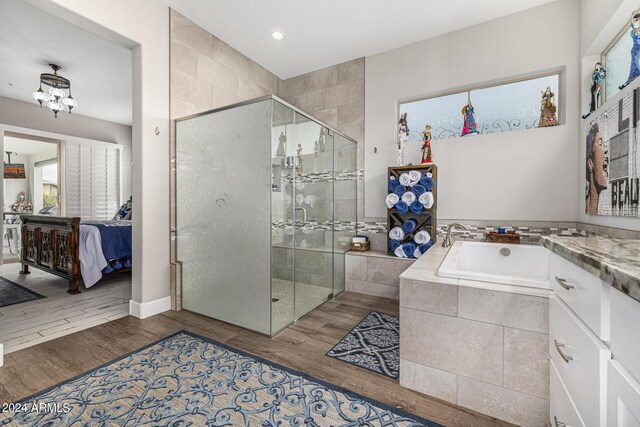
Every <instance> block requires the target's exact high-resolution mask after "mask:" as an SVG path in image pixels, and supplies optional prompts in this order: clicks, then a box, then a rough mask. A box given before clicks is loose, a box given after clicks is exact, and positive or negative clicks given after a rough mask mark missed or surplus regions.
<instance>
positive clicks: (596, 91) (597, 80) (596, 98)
mask: <svg viewBox="0 0 640 427" xmlns="http://www.w3.org/2000/svg"><path fill="white" fill-rule="evenodd" d="M605 77H607V70H606V69H605V68H604V67H603V66H602V63H601V62H596V66H595V68H594V69H593V74H591V107H590V108H589V112H588V113H587V114H584V115H583V116H582V118H583V119H586V118H587V117H589V116H590V115H591V113H593V112H594V111H596V110H597V109H598V107H600V98H601V96H602V85H603V84H604V79H605Z"/></svg>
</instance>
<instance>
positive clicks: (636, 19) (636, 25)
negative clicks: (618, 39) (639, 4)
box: [620, 9, 640, 90]
mask: <svg viewBox="0 0 640 427" xmlns="http://www.w3.org/2000/svg"><path fill="white" fill-rule="evenodd" d="M629 36H630V37H631V40H633V47H632V48H631V68H630V70H629V78H628V79H627V81H626V82H625V83H624V84H623V85H622V86H620V90H622V89H624V88H625V87H627V86H629V83H631V82H632V81H634V80H635V79H636V77H638V76H640V9H638V10H636V11H635V12H633V15H632V16H631V32H629Z"/></svg>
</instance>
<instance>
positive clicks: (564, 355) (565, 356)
mask: <svg viewBox="0 0 640 427" xmlns="http://www.w3.org/2000/svg"><path fill="white" fill-rule="evenodd" d="M553 343H554V344H555V345H556V350H558V354H559V355H560V357H562V358H563V359H564V361H565V362H567V363H569V362H570V361H572V360H573V357H571V356H567V355H566V354H564V353H563V352H562V350H561V348H564V347H566V346H565V345H564V344H562V343H559V342H558V340H556V339H554V340H553Z"/></svg>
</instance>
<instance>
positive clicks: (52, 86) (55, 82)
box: [33, 64, 78, 118]
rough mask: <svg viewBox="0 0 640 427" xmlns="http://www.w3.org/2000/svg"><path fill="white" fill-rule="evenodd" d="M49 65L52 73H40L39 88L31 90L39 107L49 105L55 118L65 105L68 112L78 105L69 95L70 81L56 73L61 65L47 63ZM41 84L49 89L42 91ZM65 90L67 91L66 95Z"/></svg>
mask: <svg viewBox="0 0 640 427" xmlns="http://www.w3.org/2000/svg"><path fill="white" fill-rule="evenodd" d="M49 66H50V67H51V68H52V69H53V74H51V73H42V74H40V88H39V89H38V90H37V91H35V92H33V99H35V100H36V101H38V103H39V104H40V107H42V104H45V105H46V106H47V107H49V108H50V109H51V110H52V111H53V115H54V116H55V117H56V118H58V113H59V112H60V111H62V110H63V109H64V108H65V107H67V108H69V114H71V109H72V108H74V107H77V106H78V101H76V100H75V99H73V97H72V96H71V82H70V81H69V79H67V78H65V77H62V76H61V75H59V74H58V70H60V69H61V68H62V67H60V66H59V65H56V64H49ZM42 85H45V88H46V87H47V86H48V87H49V90H47V91H46V92H45V91H43V90H42ZM65 90H68V91H69V95H68V96H67V94H66V93H65V92H64V91H65Z"/></svg>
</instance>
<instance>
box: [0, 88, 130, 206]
mask: <svg viewBox="0 0 640 427" xmlns="http://www.w3.org/2000/svg"><path fill="white" fill-rule="evenodd" d="M0 123H2V124H5V125H11V126H18V127H22V128H27V129H35V130H41V131H45V132H52V133H58V134H62V135H69V136H76V137H79V138H86V139H93V140H96V141H104V142H112V143H114V144H120V145H122V147H123V149H122V192H123V194H122V198H123V199H125V200H126V199H127V198H129V195H130V194H131V149H132V146H131V138H132V134H131V126H126V125H121V124H119V123H113V122H107V121H105V120H100V119H94V118H92V117H87V116H82V115H79V114H75V113H72V114H62V113H61V114H59V115H58V118H57V119H56V118H55V117H54V116H53V113H52V112H51V111H49V109H47V108H43V109H41V108H40V107H39V106H38V104H37V103H36V102H35V101H34V102H33V103H28V102H22V101H18V100H15V99H10V98H5V97H2V96H0ZM12 159H13V156H12Z"/></svg>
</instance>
